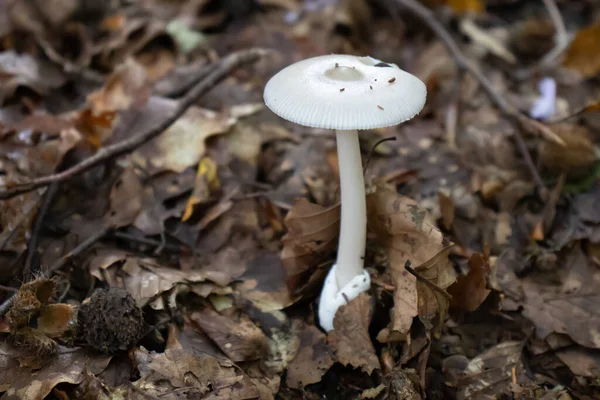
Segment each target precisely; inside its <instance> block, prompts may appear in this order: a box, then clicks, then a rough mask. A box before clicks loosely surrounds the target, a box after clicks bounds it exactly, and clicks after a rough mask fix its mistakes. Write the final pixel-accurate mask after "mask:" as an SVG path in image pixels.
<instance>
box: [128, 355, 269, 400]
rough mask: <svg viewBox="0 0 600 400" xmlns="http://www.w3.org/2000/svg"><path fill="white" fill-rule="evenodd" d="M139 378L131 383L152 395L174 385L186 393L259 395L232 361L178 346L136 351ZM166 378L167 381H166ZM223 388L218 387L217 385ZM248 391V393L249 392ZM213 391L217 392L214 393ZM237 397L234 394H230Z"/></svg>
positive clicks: (215, 396) (165, 392)
mask: <svg viewBox="0 0 600 400" xmlns="http://www.w3.org/2000/svg"><path fill="white" fill-rule="evenodd" d="M135 358H136V363H137V367H138V370H139V371H140V375H141V378H140V379H139V380H137V381H136V382H135V383H134V385H135V386H136V387H137V388H140V390H142V389H143V391H144V392H146V393H149V394H152V395H154V396H162V397H164V396H168V397H166V398H169V399H171V398H173V397H172V396H170V394H172V393H173V390H176V389H185V391H186V393H188V394H189V395H193V394H195V395H197V396H201V397H202V398H210V399H225V398H228V397H224V396H232V395H233V394H238V392H239V394H240V397H238V398H242V399H247V398H252V397H255V396H258V394H259V391H258V389H257V388H255V387H254V385H252V383H251V382H249V380H248V378H247V377H245V376H243V375H238V373H237V372H236V368H235V367H234V365H233V363H232V362H231V361H229V360H219V359H217V358H215V357H213V356H211V355H208V354H193V353H192V352H190V351H189V350H187V349H183V348H180V347H178V346H176V347H174V348H170V349H167V350H165V352H164V353H154V352H149V351H147V350H146V349H144V348H140V349H138V350H136V351H135ZM165 382H168V384H167V385H165ZM221 388H223V389H225V390H224V391H221V390H220V389H221ZM248 391H250V393H248ZM215 392H216V393H215ZM229 398H236V397H229Z"/></svg>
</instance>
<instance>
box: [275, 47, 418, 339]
mask: <svg viewBox="0 0 600 400" xmlns="http://www.w3.org/2000/svg"><path fill="white" fill-rule="evenodd" d="M426 95H427V90H426V87H425V84H424V83H423V82H421V80H419V79H418V78H417V77H415V76H413V75H411V74H409V73H407V72H405V71H403V70H401V69H400V68H398V66H397V65H395V64H388V63H384V62H381V61H379V60H376V59H374V58H372V57H357V56H352V55H326V56H319V57H314V58H309V59H306V60H302V61H299V62H297V63H295V64H292V65H290V66H288V67H286V68H284V69H283V70H281V71H280V72H278V73H277V74H276V75H275V76H273V77H272V78H271V79H270V80H269V82H267V85H266V87H265V91H264V100H265V104H266V105H267V107H269V108H270V109H271V110H272V111H273V112H274V113H275V114H277V115H279V116H280V117H281V118H284V119H287V120H289V121H292V122H295V123H297V124H299V125H303V126H308V127H313V128H324V129H335V130H336V140H337V150H338V160H339V170H340V192H341V226H340V239H339V245H338V252H337V260H336V263H335V264H334V266H333V267H332V268H331V270H330V271H329V274H328V275H327V278H326V279H325V283H324V286H323V290H322V292H321V299H320V303H319V322H320V324H321V327H322V328H323V329H325V330H326V331H329V330H331V329H333V317H334V316H335V313H336V312H337V310H338V308H339V307H340V306H341V305H343V304H346V303H347V302H349V301H350V300H352V299H354V298H355V297H357V296H358V295H359V294H360V293H361V292H364V291H366V290H368V289H369V287H370V285H371V281H370V276H369V273H368V272H367V271H365V270H364V254H365V241H366V228H367V211H366V198H365V184H364V177H363V168H362V159H361V154H360V146H359V141H358V130H364V129H374V128H383V127H386V126H392V125H397V124H399V123H401V122H403V121H406V120H408V119H411V118H412V117H414V116H415V115H416V114H417V113H419V111H421V109H422V108H423V106H424V105H425V99H426Z"/></svg>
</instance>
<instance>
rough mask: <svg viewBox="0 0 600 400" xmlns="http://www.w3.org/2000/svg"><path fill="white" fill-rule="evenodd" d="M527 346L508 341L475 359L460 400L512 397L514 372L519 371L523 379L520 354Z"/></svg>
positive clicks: (464, 383) (458, 394) (467, 372)
mask: <svg viewBox="0 0 600 400" xmlns="http://www.w3.org/2000/svg"><path fill="white" fill-rule="evenodd" d="M524 345H525V343H524V342H518V341H508V342H504V343H500V344H498V345H496V346H494V347H492V348H491V349H488V350H486V351H484V352H483V353H481V354H480V355H478V356H477V357H475V358H473V359H472V360H471V361H470V362H469V364H467V367H466V369H465V371H464V374H465V376H464V377H463V378H462V379H460V381H459V383H458V386H459V391H458V393H457V396H456V398H457V399H458V400H466V399H469V400H471V399H473V400H484V399H488V398H490V396H491V397H496V398H497V397H500V396H501V395H502V394H506V395H509V396H510V394H511V392H510V384H511V376H512V375H511V371H512V369H513V368H516V369H517V372H516V374H517V375H521V365H520V364H521V354H522V352H523V346H524Z"/></svg>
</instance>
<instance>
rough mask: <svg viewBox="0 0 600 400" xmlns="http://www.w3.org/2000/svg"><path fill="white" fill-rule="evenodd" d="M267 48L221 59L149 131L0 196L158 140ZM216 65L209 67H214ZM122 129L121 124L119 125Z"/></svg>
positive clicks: (65, 177) (3, 190)
mask: <svg viewBox="0 0 600 400" xmlns="http://www.w3.org/2000/svg"><path fill="white" fill-rule="evenodd" d="M269 53H270V51H269V50H266V49H259V48H253V49H249V50H242V51H239V52H235V53H232V54H230V55H228V56H226V57H225V58H223V59H222V60H220V61H218V62H217V64H216V67H214V70H213V71H212V72H211V73H210V74H208V75H207V76H206V77H205V78H204V79H202V80H201V81H199V82H197V83H196V84H195V85H194V86H193V87H192V88H191V89H190V90H189V91H188V92H187V93H186V94H185V95H184V96H183V97H182V98H181V99H180V100H179V101H178V103H177V106H176V107H175V108H174V109H173V110H172V111H171V112H170V114H169V115H168V116H167V117H166V118H165V119H164V120H163V121H162V122H161V123H160V124H157V125H155V126H153V127H150V128H148V129H147V130H145V131H143V132H140V133H138V134H137V135H134V136H133V137H131V138H129V139H125V140H122V141H120V142H118V143H115V144H113V145H110V146H106V147H103V148H101V149H100V150H98V152H96V153H95V154H94V155H93V156H91V157H89V158H86V159H85V160H83V161H81V162H80V163H77V164H75V165H73V166H72V167H70V168H68V169H66V170H64V171H62V172H59V173H56V174H52V175H47V176H43V177H41V178H37V179H33V180H31V181H29V182H25V183H19V184H16V185H14V186H11V187H7V186H5V187H2V188H0V199H9V198H11V197H14V196H18V195H19V194H23V193H27V192H30V191H33V190H35V189H37V188H40V187H44V186H48V185H50V184H51V183H53V182H63V181H66V180H68V179H71V178H72V177H74V176H76V175H79V174H81V173H82V172H84V171H87V170H89V169H90V168H92V167H95V166H97V165H99V164H101V163H103V162H106V161H108V160H110V159H113V158H115V157H118V156H121V155H123V154H127V153H130V152H132V151H133V150H135V149H137V148H138V147H140V146H141V145H143V144H144V143H146V142H148V141H150V140H152V139H154V138H155V137H157V136H158V135H160V134H161V133H162V132H164V131H165V130H166V129H167V128H169V127H170V126H171V125H172V124H173V123H174V122H175V121H177V119H178V118H179V117H180V116H181V115H183V113H185V111H186V110H187V109H188V108H189V107H191V106H192V105H193V104H194V103H195V102H196V101H197V100H198V98H199V97H200V96H202V95H203V94H204V93H206V92H207V91H208V90H210V89H212V88H213V87H214V86H215V85H217V84H218V83H219V82H220V81H221V80H223V79H224V78H226V77H227V76H228V75H229V74H230V73H231V72H232V71H234V70H235V69H236V68H238V67H240V66H242V65H244V64H249V63H252V62H255V61H257V60H258V59H260V58H261V57H264V56H266V55H267V54H269ZM211 67H213V66H209V67H208V68H211ZM116 129H118V127H117V128H116Z"/></svg>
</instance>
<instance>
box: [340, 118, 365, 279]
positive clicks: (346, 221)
mask: <svg viewBox="0 0 600 400" xmlns="http://www.w3.org/2000/svg"><path fill="white" fill-rule="evenodd" d="M336 139H337V152H338V162H339V170H340V193H341V203H342V204H341V208H342V212H341V214H342V216H341V223H340V239H339V244H338V253H337V261H336V265H337V268H336V282H337V286H338V288H339V289H342V288H343V287H344V286H346V284H347V283H348V282H350V281H351V280H352V279H353V278H354V277H356V276H357V275H359V274H361V272H362V271H363V268H364V255H365V240H366V234H367V233H366V231H367V203H366V198H365V178H364V176H363V167H362V158H361V155H360V145H359V142H358V131H356V130H353V131H340V130H338V131H336Z"/></svg>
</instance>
